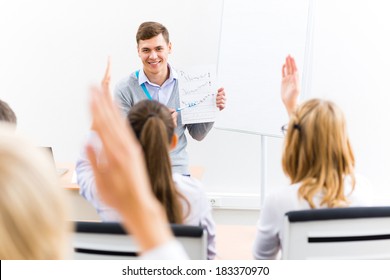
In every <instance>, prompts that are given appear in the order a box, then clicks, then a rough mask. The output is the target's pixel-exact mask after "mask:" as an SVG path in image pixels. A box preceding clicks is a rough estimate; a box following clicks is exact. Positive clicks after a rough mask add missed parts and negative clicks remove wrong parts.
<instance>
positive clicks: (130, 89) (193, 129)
mask: <svg viewBox="0 0 390 280" xmlns="http://www.w3.org/2000/svg"><path fill="white" fill-rule="evenodd" d="M114 99H115V102H117V104H118V106H119V108H120V110H121V111H122V113H123V114H124V116H127V114H128V112H129V110H130V108H131V107H132V106H133V105H134V104H136V103H137V102H139V101H141V100H144V99H147V96H146V95H145V93H144V91H143V90H142V88H141V87H140V85H139V84H138V79H137V77H136V75H135V72H133V73H131V74H130V76H128V77H126V78H124V79H122V80H120V81H119V82H118V83H117V84H116V87H115V90H114ZM179 104H180V100H179V87H178V81H177V80H176V83H175V86H174V88H173V93H172V94H171V97H170V99H169V101H168V103H167V107H168V108H178V107H179ZM213 124H214V123H212V122H209V123H197V124H184V125H183V124H182V121H181V114H180V113H179V115H178V117H177V127H176V130H175V133H176V134H177V136H178V138H179V141H178V144H177V146H176V148H175V149H174V150H173V151H171V153H170V156H171V161H172V172H173V173H180V174H189V169H188V154H187V151H186V146H187V138H186V135H185V133H184V132H185V130H186V128H187V130H188V132H189V134H190V135H191V137H192V138H194V139H195V140H198V141H201V140H202V139H203V138H204V137H205V136H206V135H207V133H208V132H209V131H210V130H211V128H212V127H213Z"/></svg>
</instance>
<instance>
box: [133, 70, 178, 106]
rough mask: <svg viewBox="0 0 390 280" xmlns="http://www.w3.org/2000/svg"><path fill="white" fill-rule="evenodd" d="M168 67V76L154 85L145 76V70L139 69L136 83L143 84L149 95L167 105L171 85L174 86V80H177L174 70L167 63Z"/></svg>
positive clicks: (170, 93) (171, 89)
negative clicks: (160, 83)
mask: <svg viewBox="0 0 390 280" xmlns="http://www.w3.org/2000/svg"><path fill="white" fill-rule="evenodd" d="M168 67H169V78H168V79H167V80H166V81H165V82H164V83H163V84H162V85H161V86H159V85H156V84H154V83H152V82H151V81H149V79H148V77H146V75H145V72H144V71H143V70H142V71H139V78H138V83H139V85H140V86H141V85H142V84H145V86H146V89H147V90H148V92H149V94H150V96H151V97H152V99H153V100H157V101H158V102H160V103H162V104H164V105H167V104H168V101H169V99H170V98H171V95H172V92H173V87H174V86H175V82H176V80H177V77H178V76H177V73H176V71H175V70H174V69H173V68H172V67H171V66H170V65H169V64H168Z"/></svg>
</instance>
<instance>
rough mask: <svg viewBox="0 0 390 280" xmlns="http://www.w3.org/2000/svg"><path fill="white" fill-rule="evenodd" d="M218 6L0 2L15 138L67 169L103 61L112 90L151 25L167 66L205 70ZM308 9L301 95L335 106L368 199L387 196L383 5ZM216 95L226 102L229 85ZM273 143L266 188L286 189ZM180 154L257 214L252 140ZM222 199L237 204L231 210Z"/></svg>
mask: <svg viewBox="0 0 390 280" xmlns="http://www.w3.org/2000/svg"><path fill="white" fill-rule="evenodd" d="M222 3H223V0H219V1H207V0H198V1H180V0H166V1H157V0H150V1H148V2H136V1H126V0H110V1H108V0H107V1H103V0H100V1H93V0H84V1H76V0H68V1H49V0H37V1H34V2H30V1H27V0H25V1H7V2H6V1H2V2H0V36H1V41H2V43H1V44H0V61H1V63H0V77H1V81H2V82H1V83H0V98H1V99H4V100H6V101H7V102H9V103H10V105H11V106H12V107H13V108H14V110H15V111H16V114H17V115H18V120H19V125H18V129H19V130H20V131H24V132H26V133H28V134H29V135H31V137H32V138H33V139H35V141H36V143H37V145H50V146H53V147H54V152H55V156H56V159H57V160H58V161H74V160H75V159H76V157H77V154H78V152H79V149H80V147H81V143H82V139H83V137H84V135H85V133H86V131H87V129H88V126H89V114H88V109H87V88H88V86H89V85H90V84H91V83H92V82H99V80H100V78H101V76H102V74H103V72H104V66H105V62H106V56H107V55H108V54H111V55H112V58H113V64H114V65H113V81H114V83H115V81H117V80H118V79H119V78H121V77H123V76H126V75H127V74H129V73H130V72H131V71H133V70H134V69H135V68H137V67H140V62H139V59H138V57H137V54H136V49H135V48H136V46H135V39H134V37H135V32H136V29H137V27H138V25H139V24H140V23H141V22H143V21H145V20H155V21H161V22H162V23H164V24H165V25H166V26H167V27H168V29H169V30H170V33H171V40H172V42H173V47H174V49H173V54H172V56H171V61H172V63H173V64H183V65H186V64H192V63H200V64H201V63H216V62H217V57H218V43H219V32H220V23H221V7H222ZM315 3H316V5H315V26H314V41H313V60H312V84H311V85H312V86H311V93H312V96H324V97H328V98H331V99H334V100H335V101H336V102H337V103H338V104H339V105H340V106H341V107H342V109H343V110H344V111H345V113H346V115H347V119H348V125H349V131H350V136H351V139H352V143H353V146H354V149H355V152H356V156H357V162H358V166H357V167H358V171H359V172H361V173H363V174H365V175H366V176H367V177H369V178H370V179H371V181H372V182H373V183H374V186H375V188H376V190H379V191H381V192H386V191H387V189H389V188H390V179H389V176H386V174H387V173H388V172H389V170H390V163H389V160H388V156H389V154H390V147H389V145H388V143H390V133H389V126H388V123H389V121H390V117H389V113H388V111H387V108H388V107H389V105H390V99H389V98H390V97H389V93H388V92H389V89H388V86H387V84H388V82H387V80H388V76H389V74H388V73H389V69H390V55H389V52H388V50H389V49H390V40H389V39H388V34H390V32H389V31H390V30H389V29H390V18H389V17H388V16H387V14H388V12H389V7H388V5H389V4H387V1H384V0H383V1H379V0H364V1H346V0H343V1H336V0H328V1H325V0H323V1H315ZM243 5H244V4H243ZM270 28H272V26H270ZM245 50H246V46H243V53H242V56H243V59H247V60H248V63H250V56H248V57H247V55H246V53H245ZM282 60H283V58H281V62H282ZM300 67H301V66H300ZM233 70H236V69H232V71H233ZM238 70H242V69H238ZM226 92H227V94H228V98H229V89H228V88H227V89H226ZM257 102H261V100H257ZM227 106H229V104H228V105H227ZM221 117H223V113H221ZM281 146H282V140H281V139H273V140H272V139H271V140H269V143H268V147H269V149H268V168H269V172H268V186H267V187H268V188H272V187H275V186H278V185H282V184H285V182H286V178H285V177H284V175H283V173H282V171H281V167H280V158H281ZM188 151H189V153H190V160H191V164H194V165H203V166H204V167H205V168H206V172H205V175H204V180H203V181H204V184H205V187H206V189H207V190H208V191H209V192H212V193H214V194H213V195H214V196H215V197H217V198H221V201H223V203H222V204H224V202H226V205H225V206H229V205H235V206H237V205H238V206H239V207H244V208H245V207H250V206H253V205H258V202H257V201H258V193H259V185H260V175H259V170H260V139H259V137H258V136H253V135H244V134H235V133H232V132H226V131H220V130H213V131H212V132H211V133H210V134H209V135H208V137H207V138H206V139H205V140H204V141H203V142H199V143H198V142H194V141H190V143H189V147H188ZM221 193H225V194H226V193H228V194H227V195H225V196H223V195H221ZM229 194H231V195H229ZM232 197H238V200H239V203H238V204H237V201H232V200H231V199H232ZM383 197H386V196H383ZM389 197H390V195H389Z"/></svg>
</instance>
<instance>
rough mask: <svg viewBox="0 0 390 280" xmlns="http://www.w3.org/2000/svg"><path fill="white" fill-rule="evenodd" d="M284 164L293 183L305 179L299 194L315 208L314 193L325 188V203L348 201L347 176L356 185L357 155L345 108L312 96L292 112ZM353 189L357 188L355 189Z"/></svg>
mask: <svg viewBox="0 0 390 280" xmlns="http://www.w3.org/2000/svg"><path fill="white" fill-rule="evenodd" d="M282 165H283V170H284V172H285V173H286V174H287V175H288V176H289V177H290V179H291V183H292V184H294V183H301V186H300V188H299V192H298V195H299V196H300V197H302V198H304V199H305V200H307V201H308V203H309V204H310V207H311V208H315V205H314V202H313V196H314V195H315V194H316V193H318V192H323V193H324V197H323V199H322V201H321V205H327V206H328V207H338V206H346V205H348V201H347V198H346V196H345V193H344V178H345V176H346V175H349V176H350V177H351V179H352V187H353V188H354V185H355V176H354V166H355V157H354V155H353V151H352V148H351V144H350V142H349V139H348V135H347V129H346V122H345V117H344V114H343V112H342V111H341V109H340V108H339V107H337V105H336V104H334V103H333V102H330V101H326V100H320V99H311V100H308V101H306V102H305V103H303V104H302V105H300V106H299V107H298V108H297V110H296V111H295V112H294V113H293V114H292V115H291V117H290V123H289V126H288V131H287V135H286V139H285V144H284V152H283V159H282ZM352 190H353V189H352Z"/></svg>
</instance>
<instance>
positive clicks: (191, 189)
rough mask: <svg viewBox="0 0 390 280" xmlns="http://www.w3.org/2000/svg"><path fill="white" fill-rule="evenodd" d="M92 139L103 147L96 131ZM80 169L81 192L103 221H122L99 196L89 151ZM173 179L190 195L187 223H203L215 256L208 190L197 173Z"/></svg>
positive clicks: (83, 155)
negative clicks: (194, 176)
mask: <svg viewBox="0 0 390 280" xmlns="http://www.w3.org/2000/svg"><path fill="white" fill-rule="evenodd" d="M88 141H89V143H90V144H92V145H93V147H94V148H95V149H96V150H97V151H100V150H101V146H102V143H101V141H100V139H99V137H98V136H97V134H96V133H93V132H92V133H91V134H90V135H89V139H88ZM76 172H77V183H78V184H79V186H80V194H81V195H82V196H83V197H84V198H85V199H86V200H88V201H89V202H90V203H92V204H93V206H94V207H95V209H96V211H97V213H98V214H99V216H100V218H101V219H102V221H105V222H114V221H117V222H120V221H121V220H122V218H121V216H120V215H119V213H118V212H116V211H115V209H113V208H111V207H109V206H107V205H106V204H105V203H103V202H102V201H101V199H100V198H99V194H98V192H97V189H96V185H95V178H94V175H93V170H92V167H91V165H90V163H89V160H88V158H87V155H86V153H85V151H82V152H81V155H80V157H79V159H78V161H77V163H76ZM173 181H174V183H175V185H176V187H177V189H178V190H179V192H180V193H181V194H183V196H184V197H185V198H187V200H188V202H189V205H190V208H191V209H190V211H188V208H187V203H186V202H185V201H182V205H183V210H184V215H186V214H187V213H188V212H189V215H188V216H186V217H185V219H184V224H186V225H193V226H201V227H202V228H204V229H205V230H206V231H207V241H208V246H207V257H208V259H214V257H215V255H216V248H215V230H216V229H215V223H214V220H213V217H212V215H211V212H212V209H211V206H210V204H209V202H208V199H207V196H206V193H205V192H204V190H203V188H202V184H201V182H200V181H198V180H196V179H195V178H193V177H188V176H183V175H181V174H173Z"/></svg>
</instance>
